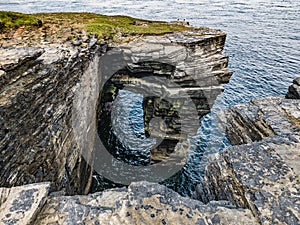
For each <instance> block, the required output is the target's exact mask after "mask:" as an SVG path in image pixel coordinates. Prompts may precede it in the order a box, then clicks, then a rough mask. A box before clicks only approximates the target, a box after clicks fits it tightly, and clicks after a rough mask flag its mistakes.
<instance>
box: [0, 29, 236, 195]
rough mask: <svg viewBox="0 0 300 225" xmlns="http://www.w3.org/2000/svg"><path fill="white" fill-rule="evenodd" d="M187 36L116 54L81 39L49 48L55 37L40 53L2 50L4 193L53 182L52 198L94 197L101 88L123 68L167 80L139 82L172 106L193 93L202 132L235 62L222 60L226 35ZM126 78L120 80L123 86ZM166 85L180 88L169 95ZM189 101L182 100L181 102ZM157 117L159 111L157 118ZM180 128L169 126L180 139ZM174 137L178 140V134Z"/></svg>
mask: <svg viewBox="0 0 300 225" xmlns="http://www.w3.org/2000/svg"><path fill="white" fill-rule="evenodd" d="M188 30H190V31H186V32H179V33H178V32H176V33H169V34H165V35H161V36H147V37H136V39H135V40H134V41H131V42H129V43H123V44H120V45H114V46H107V45H106V44H100V43H98V40H97V38H95V37H94V38H91V37H90V36H87V34H86V33H82V35H83V37H82V39H80V40H79V42H78V43H77V42H76V43H75V42H74V41H75V40H78V38H76V39H73V40H71V41H68V42H63V41H62V40H60V42H59V43H55V41H53V40H52V41H51V42H46V41H47V40H48V39H49V37H48V39H47V40H46V39H45V40H44V41H41V42H37V43H36V44H35V46H36V47H29V46H32V42H30V43H26V41H25V40H24V41H25V42H24V46H23V47H22V46H21V43H19V42H18V47H15V48H14V47H13V46H14V42H13V40H10V41H8V42H7V43H6V44H5V45H2V46H5V47H2V48H0V55H1V56H0V152H1V159H0V186H2V187H13V186H17V185H24V184H30V183H35V182H43V181H50V182H51V191H59V190H64V191H65V193H66V194H82V193H88V192H89V188H90V185H91V179H92V173H93V169H94V167H93V159H94V155H93V154H94V147H95V143H94V138H95V135H97V132H96V128H97V118H96V116H97V115H96V114H97V109H96V107H97V103H98V100H99V93H100V91H101V90H102V89H101V88H102V87H103V86H102V85H104V84H105V83H106V81H107V80H108V79H110V77H111V76H112V75H114V74H115V73H117V72H118V71H121V70H122V69H124V68H125V69H130V71H131V73H132V74H139V75H140V74H141V73H144V72H145V70H147V71H148V72H149V68H150V67H151V71H150V74H154V76H157V77H164V78H165V79H164V80H163V81H164V83H161V82H160V83H159V82H158V83H154V84H150V83H147V82H145V81H144V80H143V79H141V78H140V77H139V76H137V77H136V80H135V81H134V82H136V83H137V84H138V85H137V86H140V88H142V89H144V90H147V91H149V90H150V89H151V90H150V92H152V91H155V92H156V96H157V95H158V96H161V95H166V96H171V97H170V98H171V99H172V95H174V94H175V95H177V96H178V95H181V91H183V92H187V93H189V98H191V99H192V101H194V103H193V104H194V105H196V106H195V108H196V118H192V119H194V120H193V121H192V122H193V124H194V125H195V128H198V127H197V125H198V124H196V123H195V121H197V120H199V118H200V117H201V116H202V115H203V114H205V113H207V112H209V108H210V106H211V105H212V104H213V101H214V99H215V98H216V96H217V95H218V94H219V93H220V92H221V91H222V90H223V87H222V85H221V84H222V83H225V82H228V80H229V77H230V76H231V72H230V71H229V70H228V68H227V64H228V57H227V56H226V55H224V53H223V47H224V42H225V36H226V35H225V34H224V33H223V32H221V31H218V30H212V29H195V31H191V29H188ZM50 39H51V38H50ZM2 42H3V40H2ZM120 57H121V58H120ZM105 60H106V61H105ZM153 62H154V64H153ZM155 62H159V63H160V64H159V65H162V64H163V65H167V64H168V65H170V66H167V67H168V68H169V67H171V70H168V69H165V67H161V68H159V67H157V65H158V64H155ZM103 63H104V64H103ZM105 63H106V64H105ZM143 63H144V64H143ZM147 63H148V64H147ZM149 63H150V64H149ZM149 65H150V67H149ZM137 71H138V72H137ZM124 77H125V75H124V76H122V77H121V78H120V79H119V81H120V82H121V83H122V82H123V81H122V79H124ZM132 80H133V79H132V78H131V80H130V82H129V84H128V85H127V87H128V88H129V86H130V83H131V82H132ZM167 80H169V81H170V80H171V81H170V82H169V83H173V84H176V85H177V86H176V87H174V86H172V87H169V86H168V85H167V84H168V82H167ZM122 85H124V82H123V83H122ZM149 85H150V86H149ZM155 85H159V87H156V86H155ZM179 87H180V88H179ZM152 94H153V93H152ZM187 97H188V96H187V95H182V96H181V100H184V99H185V98H187ZM159 101H161V100H159ZM172 103H173V105H174V104H175V103H174V102H172ZM145 108H148V109H149V108H150V106H149V105H147V106H145ZM157 111H158V108H157V109H155V110H153V112H154V113H156V112H157ZM175 111H176V110H173V111H172V112H171V114H175ZM147 112H150V109H149V110H148V111H147ZM160 116H161V115H160ZM172 116H173V115H171V116H170V117H169V118H171V117H172ZM151 117H153V113H148V114H147V115H146V116H145V121H146V127H147V126H149V120H148V119H147V118H151ZM181 117H182V118H187V117H186V116H184V115H183V116H181ZM173 122H174V124H175V123H176V121H172V123H173ZM170 124H171V123H170ZM176 126H177V124H175V125H174V126H173V127H172V126H170V129H171V130H172V132H173V133H174V132H175V130H176V128H175V127H176ZM99 129H101V127H100V128H99ZM147 130H149V129H147ZM172 132H170V134H169V135H171V133H172ZM159 135H160V134H159ZM172 135H173V136H172V137H171V138H170V139H171V140H173V139H176V140H178V137H177V136H178V134H177V136H176V135H175V134H172ZM185 135H186V134H185ZM180 138H181V137H180ZM179 140H180V139H179ZM95 154H98V153H95ZM100 155H101V156H103V155H102V154H100ZM180 157H181V158H184V154H183V156H182V153H180Z"/></svg>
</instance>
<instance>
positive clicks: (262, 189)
mask: <svg viewBox="0 0 300 225" xmlns="http://www.w3.org/2000/svg"><path fill="white" fill-rule="evenodd" d="M294 82H295V81H294ZM289 91H290V89H289ZM299 112H300V100H299V99H285V98H282V97H268V98H264V99H254V100H252V101H251V102H250V103H249V104H247V105H238V106H233V107H231V108H230V109H229V112H228V115H227V121H228V124H227V134H228V137H229V139H230V140H231V141H232V143H233V144H235V145H236V146H232V147H229V148H226V149H224V150H222V151H221V152H220V153H218V154H216V155H214V156H212V157H211V159H210V162H209V164H208V166H207V168H206V171H205V177H204V179H203V182H202V183H201V184H199V185H198V186H197V190H196V193H195V198H197V199H200V200H201V201H203V202H209V201H212V200H213V201H215V200H227V201H229V202H231V203H232V204H234V205H236V206H239V207H243V208H248V209H250V210H251V211H252V213H253V215H254V216H255V217H256V218H257V219H258V221H259V222H260V224H266V225H267V224H292V225H294V224H295V225H296V224H299V223H300V177H299V174H300V167H299V162H300V113H299Z"/></svg>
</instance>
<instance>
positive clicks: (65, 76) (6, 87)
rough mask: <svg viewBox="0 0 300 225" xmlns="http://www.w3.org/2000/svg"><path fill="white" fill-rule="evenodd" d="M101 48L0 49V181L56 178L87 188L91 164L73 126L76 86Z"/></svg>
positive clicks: (62, 185)
mask: <svg viewBox="0 0 300 225" xmlns="http://www.w3.org/2000/svg"><path fill="white" fill-rule="evenodd" d="M97 54H100V50H99V47H97V46H95V45H94V46H93V47H92V48H89V49H79V48H77V49H76V48H72V47H70V46H56V45H51V46H40V47H37V48H25V47H24V48H8V49H7V48H1V49H0V55H1V57H0V68H1V71H3V72H1V76H0V152H1V159H0V186H2V187H12V186H16V185H22V184H29V183H34V182H41V181H52V182H53V183H52V189H53V190H61V189H64V190H65V191H66V192H67V193H69V194H71V193H83V192H85V191H86V188H87V189H88V183H89V182H88V180H89V179H90V177H91V172H92V171H91V168H90V166H89V165H88V164H87V163H86V162H85V160H84V159H83V158H82V157H81V156H80V154H79V149H78V146H77V143H76V141H75V139H74V134H73V131H72V126H71V109H72V102H73V96H74V90H75V89H76V84H77V83H78V81H79V79H80V77H81V76H82V74H83V72H84V71H85V70H86V69H87V67H88V65H89V63H90V61H91V60H92V59H93V58H94V57H95V55H97Z"/></svg>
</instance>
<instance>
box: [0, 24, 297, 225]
mask: <svg viewBox="0 0 300 225" xmlns="http://www.w3.org/2000/svg"><path fill="white" fill-rule="evenodd" d="M140 24H141V23H140V22H139V23H137V25H138V26H140ZM145 24H146V22H143V23H142V26H143V27H144V26H145ZM146 25H147V24H146ZM52 28H53V27H52ZM52 28H51V29H52ZM46 30H47V29H46ZM44 31H45V30H43V29H42V31H41V32H42V33H45V32H44ZM51 31H52V32H54V31H55V29H54V28H53V29H52V30H51ZM18 32H19V31H18ZM46 33H47V32H46ZM57 35H58V36H59V34H57ZM42 37H43V38H44V39H43V40H44V41H45V42H47V41H49V36H47V35H42ZM178 37H179V38H178ZM38 38H39V37H38ZM174 40H175V41H174ZM224 40H225V34H223V33H222V32H221V33H220V32H219V31H214V30H207V29H205V30H202V31H199V30H198V31H197V32H196V33H195V32H194V33H191V31H188V32H186V33H184V32H183V31H181V33H180V34H174V33H173V34H164V35H162V36H160V37H157V36H155V37H153V36H152V37H147V38H145V37H142V38H137V41H133V42H129V43H127V44H124V43H123V47H124V48H123V50H124V49H125V50H126V49H127V51H129V52H130V54H129V56H130V62H131V64H130V65H128V64H126V63H125V64H124V63H121V64H120V63H119V62H120V61H118V62H117V65H116V67H114V66H113V65H114V64H113V63H114V61H109V62H111V63H110V64H105V65H106V66H107V65H108V67H113V68H114V69H113V71H115V72H118V73H114V72H113V73H111V72H112V70H111V69H109V70H105V68H104V67H103V64H101V63H102V61H101V57H105V56H106V57H108V58H107V59H111V58H110V52H113V49H112V48H110V47H109V46H108V45H107V44H100V43H99V42H98V41H97V39H95V38H91V37H88V36H84V37H83V38H81V39H80V38H76V39H74V40H70V41H68V42H61V43H59V44H58V43H50V42H47V43H44V42H43V43H41V42H35V43H36V46H35V47H32V42H31V43H30V44H28V45H26V43H25V45H24V46H22V44H20V43H18V44H17V45H18V46H19V47H20V48H16V47H13V46H14V45H15V44H14V43H15V42H14V40H10V41H7V42H5V44H4V45H2V48H1V49H0V51H1V54H0V55H1V58H0V87H1V89H0V118H1V120H0V123H1V128H0V151H1V154H2V155H1V159H0V160H1V161H0V162H1V163H0V173H1V176H0V185H1V186H2V188H0V223H1V224H7V225H8V224H20V225H24V224H201V225H202V224H249V225H250V224H266V225H267V224H299V223H300V205H299V204H300V203H299V202H300V198H299V196H300V188H299V186H300V179H299V172H300V167H299V157H300V152H299V149H300V137H299V136H300V134H299V132H300V115H299V109H300V105H299V104H300V102H299V101H300V100H299V99H295V98H299V97H297V94H298V92H299V91H298V89H299V88H298V87H299V79H296V80H295V81H294V83H293V85H292V86H291V87H290V88H289V93H288V94H287V98H283V97H269V98H264V99H255V100H252V101H251V103H249V104H247V105H238V106H233V107H231V108H230V109H229V111H228V113H227V135H228V137H229V139H230V140H231V141H232V143H233V146H231V147H229V148H226V149H224V150H222V151H221V152H220V153H218V154H215V155H212V156H211V158H210V162H209V164H208V165H207V167H206V171H205V176H204V178H203V182H202V183H201V184H199V185H198V187H197V190H196V192H195V196H194V198H195V199H194V200H193V199H190V198H185V197H182V196H180V195H179V194H177V193H175V192H173V191H171V190H170V189H168V188H166V187H164V186H161V185H158V184H154V183H148V182H144V181H142V182H134V183H132V184H130V185H129V187H128V188H116V189H111V190H106V191H103V192H99V193H94V194H89V195H73V196H68V195H69V194H81V193H86V192H88V189H89V186H90V179H91V173H92V171H93V167H94V165H93V161H92V159H93V150H94V146H93V145H94V142H93V139H94V136H93V134H94V133H95V132H96V128H97V124H96V114H97V106H98V100H99V91H100V89H101V85H103V84H105V82H103V81H107V80H108V79H109V78H110V76H111V75H114V74H115V75H116V76H115V78H117V79H114V80H113V82H115V84H121V85H123V86H124V85H125V84H127V85H129V87H130V85H131V84H132V83H134V82H136V83H137V84H139V85H140V86H141V87H149V86H148V85H150V84H149V83H147V82H145V81H144V80H143V79H141V76H131V77H128V75H129V74H128V73H127V74H126V73H125V74H124V73H120V71H124V68H126V69H128V70H129V72H131V73H133V74H138V73H140V72H142V73H144V72H145V71H147V73H148V72H149V71H150V72H151V74H152V75H154V77H156V78H157V77H159V76H160V75H161V74H163V75H164V76H165V77H168V76H169V77H168V79H173V80H172V82H173V83H176V84H177V85H178V86H179V87H180V88H183V89H184V90H185V91H187V92H188V93H189V92H190V95H189V98H191V99H193V98H196V99H194V100H193V103H194V105H195V106H196V112H197V116H199V117H201V115H202V113H206V111H205V110H207V109H208V108H209V107H208V106H207V105H209V104H211V103H212V102H213V100H214V98H215V96H216V94H217V93H219V91H221V90H222V87H221V86H220V83H224V82H227V81H228V79H229V77H230V74H231V73H230V71H228V69H227V57H226V56H224V55H223V53H222V48H223V44H224ZM30 46H31V47H30ZM136 48H138V50H136V51H135V50H134V49H136ZM114 49H116V46H114ZM150 49H151V51H150ZM153 49H154V50H153ZM155 49H156V50H155ZM107 50H108V51H107ZM152 50H153V51H152ZM117 52H118V51H117ZM139 54H140V55H139ZM159 54H161V55H162V56H163V57H162V58H163V59H165V60H169V61H162V62H159V63H153V61H151V60H148V59H149V58H150V59H153V58H155V57H156V58H155V59H158V58H157V55H159ZM124 56H125V57H124ZM127 56H128V54H126V52H125V54H122V57H123V58H122V59H124V61H125V62H128V61H126V60H128V58H126V57H127ZM167 56H168V57H167ZM177 56H180V57H179V58H177ZM148 57H149V58H148ZM169 57H170V58H171V61H170V59H169ZM189 57H190V58H189ZM183 58H184V59H186V58H187V59H188V60H187V61H185V60H184V59H183ZM125 59H126V60H125ZM136 59H138V60H137V61H135V60H136ZM140 60H142V61H146V63H144V64H143V63H140V62H139V61H140ZM99 62H100V63H99ZM132 62H133V64H132ZM156 62H157V61H156ZM174 62H175V63H174ZM198 63H201V64H200V65H203V66H202V67H201V66H200V67H199V64H198ZM165 64H169V66H166V65H165ZM124 65H125V66H126V65H127V66H128V67H124ZM101 66H102V67H101ZM103 69H104V70H103ZM130 69H131V70H130ZM128 70H127V72H128ZM107 71H108V73H105V72H107ZM136 71H138V72H136ZM162 71H163V73H162ZM99 74H101V75H104V76H99ZM105 75H108V76H107V77H106V76H105ZM196 75H199V76H198V77H197V76H196ZM194 76H195V77H194ZM100 78H101V79H100ZM196 81H197V82H196ZM162 86H163V87H164V88H156V87H155V86H154V87H153V84H152V86H151V88H152V90H155V91H157V92H158V94H162V92H161V91H162V89H163V90H164V91H165V93H169V94H170V93H174V92H175V93H176V92H177V91H178V90H180V88H178V86H176V85H174V84H173V86H168V83H167V82H166V83H165V84H164V85H162ZM127 88H128V86H127ZM209 88H210V89H211V90H210V91H208V92H206V91H207V90H208V89H209ZM109 93H112V92H109ZM193 93H198V94H195V95H193ZM199 93H202V94H199ZM203 93H206V94H203ZM210 94H211V95H210ZM196 95H200V96H196ZM111 96H112V95H111ZM111 96H108V97H111ZM197 99H198V100H199V101H197ZM146 100H147V101H148V100H149V99H146ZM153 100H154V101H155V102H158V103H161V100H160V99H159V98H155V99H153ZM201 102H202V103H201ZM203 102H206V103H207V105H205V104H203ZM171 103H172V102H171ZM144 104H145V106H146V107H145V108H146V109H150V106H151V104H149V103H147V102H145V103H144ZM172 104H174V103H172ZM172 104H171V105H172ZM163 105H164V104H163ZM198 106H203V107H198ZM168 107H169V106H168ZM74 109H75V111H74ZM152 109H155V110H153V112H150V111H149V112H148V113H147V114H146V115H145V117H144V118H145V121H146V123H145V127H146V129H147V118H152V117H153V115H154V114H159V113H161V114H159V115H162V114H166V113H171V114H172V111H171V110H170V108H167V109H168V112H166V111H163V110H161V109H160V108H155V107H154V108H152ZM154 112H155V113H154ZM173 122H174V123H176V121H172V123H173ZM170 124H171V123H170ZM169 128H171V129H169V130H172V129H174V127H171V126H169ZM162 131H163V130H161V131H157V133H158V136H159V133H161V132H162ZM173 132H174V130H173ZM150 135H151V134H150ZM83 149H84V152H85V153H83ZM164 157H165V155H164ZM41 181H50V182H46V183H37V182H41ZM20 185H21V186H20Z"/></svg>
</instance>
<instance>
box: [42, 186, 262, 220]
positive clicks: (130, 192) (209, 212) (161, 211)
mask: <svg viewBox="0 0 300 225" xmlns="http://www.w3.org/2000/svg"><path fill="white" fill-rule="evenodd" d="M48 202H49V203H48V205H47V206H46V207H45V208H44V209H43V211H42V213H41V214H40V215H39V217H38V219H37V223H36V224H111V225H117V224H120V225H121V224H122V225H123V224H130V225H132V224H147V225H149V224H155V225H156V224H171V225H173V224H176V225H177V224H178V225H179V224H184V225H187V224H198V225H204V224H207V225H208V224H228V225H229V224H249V225H250V224H251V225H254V224H258V223H257V222H256V220H255V218H254V217H253V215H252V213H251V211H250V210H248V209H237V208H235V207H234V206H232V205H227V204H228V203H227V202H214V203H210V204H208V205H204V204H203V203H201V202H199V201H196V200H192V199H189V198H185V197H182V196H180V195H179V194H177V193H176V192H174V191H172V190H170V189H168V188H166V187H165V186H162V185H159V184H153V183H148V182H138V183H133V184H131V185H130V186H129V188H128V189H126V188H122V189H113V190H107V191H105V192H103V193H95V194H91V195H88V196H71V197H66V196H63V197H53V198H51V199H50V200H49V201H48Z"/></svg>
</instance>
